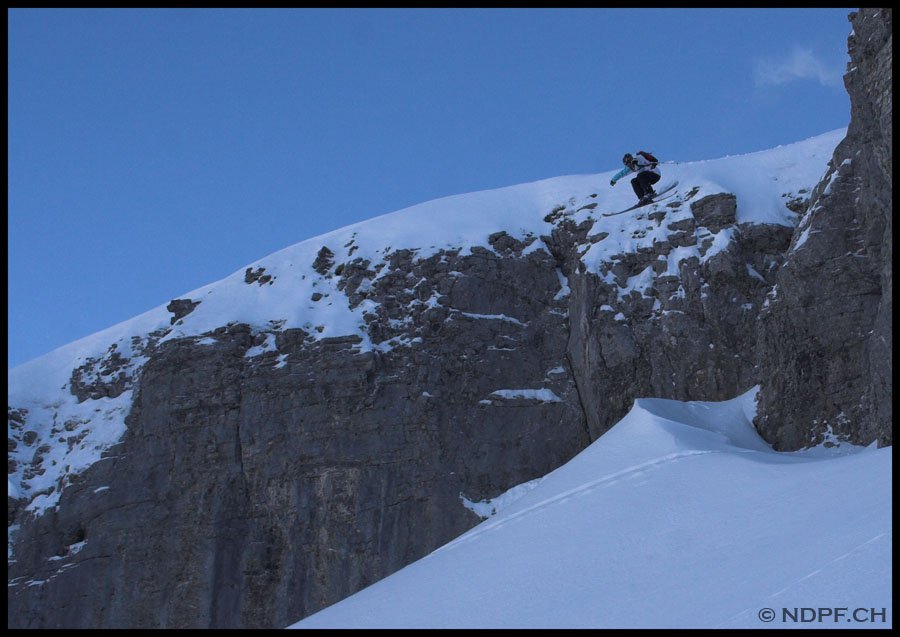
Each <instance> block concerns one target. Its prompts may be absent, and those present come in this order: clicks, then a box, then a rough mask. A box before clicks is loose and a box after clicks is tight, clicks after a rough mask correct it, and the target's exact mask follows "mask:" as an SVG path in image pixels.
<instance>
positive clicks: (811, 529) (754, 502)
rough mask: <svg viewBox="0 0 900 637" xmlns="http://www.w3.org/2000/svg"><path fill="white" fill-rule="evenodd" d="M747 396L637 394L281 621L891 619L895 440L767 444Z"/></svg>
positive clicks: (474, 624) (386, 624)
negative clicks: (354, 584)
mask: <svg viewBox="0 0 900 637" xmlns="http://www.w3.org/2000/svg"><path fill="white" fill-rule="evenodd" d="M756 392H757V389H753V390H751V391H750V392H748V393H747V394H745V395H743V396H740V397H738V398H736V399H734V400H731V401H726V402H722V403H710V402H688V403H682V402H677V401H671V400H660V399H641V400H638V401H637V402H636V404H635V406H634V408H633V409H632V410H631V412H630V413H629V414H628V415H627V416H626V417H625V418H624V419H623V420H621V421H620V422H619V423H618V424H617V425H615V426H614V427H613V428H612V429H611V430H610V431H609V432H607V433H606V434H605V435H604V436H603V437H601V438H600V439H599V440H597V441H596V442H595V443H593V444H592V445H591V446H590V447H588V448H587V449H585V450H584V451H583V452H582V453H581V454H579V455H578V456H576V457H575V458H573V459H572V460H571V461H570V462H569V463H567V464H566V465H564V466H562V467H560V468H559V469H557V470H555V471H553V472H552V473H550V474H549V475H547V476H545V477H544V478H543V479H540V480H537V481H532V482H529V483H527V484H525V485H520V486H519V487H515V488H514V489H512V490H510V492H509V493H508V494H504V495H503V496H501V497H499V498H497V499H496V500H495V501H494V503H493V506H491V503H480V505H479V506H478V507H474V505H473V508H476V509H477V510H478V511H479V513H480V514H481V515H483V516H491V517H489V519H487V520H485V521H484V522H482V523H481V524H480V525H479V526H477V527H475V528H474V529H472V530H471V531H469V532H468V533H466V534H464V535H463V536H461V537H459V538H458V539H456V540H454V541H452V542H450V543H448V544H446V545H444V546H443V547H441V548H440V549H438V550H436V551H434V552H433V553H431V554H430V555H428V556H426V557H425V558H423V559H421V560H419V561H418V562H414V563H413V564H411V565H409V566H407V567H406V568H404V569H402V570H400V571H398V572H397V573H395V574H393V575H391V576H389V577H387V578H386V579H384V580H381V581H380V582H377V583H375V584H373V585H372V586H370V587H369V588H366V589H364V590H362V591H360V592H359V593H357V594H355V595H353V596H351V597H349V598H347V599H345V600H343V601H341V602H338V603H337V604H334V605H333V606H330V607H329V608H326V609H324V610H322V611H320V612H319V613H316V614H314V615H312V616H310V617H307V618H306V619H304V620H303V621H300V622H298V623H297V624H294V625H293V626H291V627H292V628H654V627H656V628H758V627H766V626H777V627H781V628H784V627H793V626H797V625H802V624H801V623H800V622H799V621H795V620H793V619H792V617H798V616H799V611H797V610H796V609H802V608H806V609H809V608H815V609H819V608H825V609H840V608H843V609H846V610H845V615H843V616H841V617H840V618H839V619H837V620H836V619H835V616H833V615H832V616H829V615H825V616H824V619H822V618H821V615H820V620H819V621H817V622H814V623H812V624H810V623H807V624H806V625H814V626H819V627H821V626H834V625H836V622H839V623H837V625H841V626H847V625H848V621H852V622H854V624H855V625H859V624H862V625H863V626H868V627H876V626H877V627H880V628H884V627H890V626H891V622H892V618H891V538H892V524H891V466H892V451H891V448H883V449H876V448H875V447H874V446H873V447H872V448H860V447H853V446H848V445H836V446H829V447H825V446H822V447H818V448H814V449H809V450H806V451H804V452H794V453H778V452H774V451H772V449H771V448H770V447H769V446H768V445H767V444H766V443H765V442H764V441H763V440H762V439H761V438H759V436H758V435H757V434H756V432H755V430H754V429H753V426H752V424H751V422H752V418H753V416H754V409H755V407H754V405H755V394H756ZM469 504H470V505H471V503H469ZM765 609H771V610H772V611H773V615H771V616H769V615H766V612H767V611H766V610H765ZM857 609H864V610H860V611H859V612H858V613H857V614H856V615H855V616H854V615H852V613H853V612H854V611H856V610H857ZM761 617H762V618H764V619H765V620H766V621H764V620H762V619H760V618H761ZM770 617H773V618H774V619H773V620H772V621H768V619H769V618H770ZM806 617H807V620H806V621H807V622H808V621H809V619H808V617H809V614H808V613H807V614H806Z"/></svg>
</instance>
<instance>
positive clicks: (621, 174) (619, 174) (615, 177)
mask: <svg viewBox="0 0 900 637" xmlns="http://www.w3.org/2000/svg"><path fill="white" fill-rule="evenodd" d="M630 172H631V168H629V167H628V166H625V168H623V169H622V170H620V171H619V172H617V173H616V174H615V175H613V178H612V179H611V180H610V182H609V185H610V186H615V185H616V182H617V181H619V180H620V179H621V178H622V177H624V176H625V175H627V174H628V173H630Z"/></svg>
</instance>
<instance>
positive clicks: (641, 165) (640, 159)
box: [609, 150, 660, 205]
mask: <svg viewBox="0 0 900 637" xmlns="http://www.w3.org/2000/svg"><path fill="white" fill-rule="evenodd" d="M622 163H623V164H625V168H623V169H622V170H620V171H619V172H617V173H616V174H615V176H614V177H613V178H612V180H610V182H609V185H610V186H615V185H616V182H617V181H619V180H620V179H621V178H622V177H624V176H625V175H627V174H628V173H632V172H635V173H637V176H636V177H635V178H634V179H632V180H631V187H632V188H634V194H635V195H637V198H638V202H639V203H640V204H641V205H644V204H648V203H650V202H651V201H652V200H653V197H655V196H656V191H655V190H653V184H655V183H656V182H657V181H659V178H660V174H659V168H657V167H656V166H657V164H659V160H658V159H656V157H654V156H653V155H651V154H650V153H647V152H644V151H642V150H639V151H638V152H637V153H636V154H635V155H632V154H631V153H625V156H624V157H622Z"/></svg>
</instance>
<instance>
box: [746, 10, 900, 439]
mask: <svg viewBox="0 0 900 637" xmlns="http://www.w3.org/2000/svg"><path fill="white" fill-rule="evenodd" d="M851 22H852V23H853V33H854V34H853V35H852V36H851V37H850V40H849V44H850V63H849V69H850V70H848V72H847V73H846V74H845V75H844V84H845V85H846V87H847V91H848V92H849V94H850V103H851V120H850V125H849V127H848V130H847V137H846V138H845V139H844V141H843V142H841V144H840V145H839V146H838V147H837V148H836V149H835V152H834V157H833V158H832V160H831V168H830V169H829V170H828V172H827V173H826V175H825V176H824V177H823V180H822V183H820V184H819V185H818V187H816V188H815V190H814V192H813V193H812V196H811V199H810V203H809V207H808V210H807V212H806V213H805V215H804V217H803V218H802V219H801V220H800V223H799V225H798V227H797V230H796V233H795V235H794V238H793V240H792V243H791V247H790V250H789V252H788V259H787V262H786V264H785V266H784V267H783V268H781V270H780V271H779V272H778V274H777V277H776V282H777V286H776V288H775V291H774V293H773V294H772V295H771V298H770V301H769V304H768V307H767V309H766V311H765V312H764V313H763V315H762V320H761V322H760V335H759V341H760V345H759V351H758V362H759V367H760V380H761V391H760V394H759V397H758V402H759V404H758V416H757V422H756V425H757V427H758V429H759V431H760V433H761V434H762V435H763V436H764V437H765V438H766V440H768V441H769V442H771V443H772V444H773V445H775V447H776V448H777V449H783V450H794V449H799V448H802V447H805V446H807V445H811V444H816V443H818V442H821V441H822V440H823V439H824V438H825V436H826V435H829V434H830V435H834V436H836V437H837V438H839V439H843V440H849V441H851V442H853V443H856V444H862V445H867V444H870V443H872V442H875V441H877V442H878V444H879V445H888V444H891V443H892V441H893V433H892V411H891V387H892V382H893V379H892V372H891V351H892V349H891V348H892V336H891V334H892V330H891V307H892V281H893V277H892V270H891V263H892V260H891V254H892V245H891V232H892V215H891V212H892V203H891V202H892V195H891V192H892V186H891V184H892V181H891V180H892V176H891V175H892V172H891V171H892V154H891V144H892V128H891V104H892V88H891V87H892V45H891V33H892V10H891V9H862V10H860V11H859V12H857V13H853V14H851Z"/></svg>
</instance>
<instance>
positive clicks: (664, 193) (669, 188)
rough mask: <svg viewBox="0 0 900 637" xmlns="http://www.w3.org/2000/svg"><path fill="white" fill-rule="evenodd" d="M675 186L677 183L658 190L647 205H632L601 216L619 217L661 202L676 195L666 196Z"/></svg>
mask: <svg viewBox="0 0 900 637" xmlns="http://www.w3.org/2000/svg"><path fill="white" fill-rule="evenodd" d="M677 185H678V182H677V181H675V182H672V183H671V184H669V185H668V186H666V187H665V188H663V189H662V190H660V191H659V192H658V193H656V197H654V198H653V199H651V200H650V201H648V202H647V203H640V202H638V203H636V204H634V205H633V206H631V207H630V208H625V210H620V211H619V212H604V213H603V216H604V217H612V216H613V215H621V214H623V213H626V212H630V211H632V210H636V209H637V208H643V207H644V206H649V205H650V204H652V203H656V202H657V201H662V200H664V199H669V198H670V197H674V196H675V195H676V194H677V193H674V192H673V193H672V194H670V195H666V193H667V192H669V191H670V190H672V189H673V188H675V186H677ZM663 195H665V196H663Z"/></svg>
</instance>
